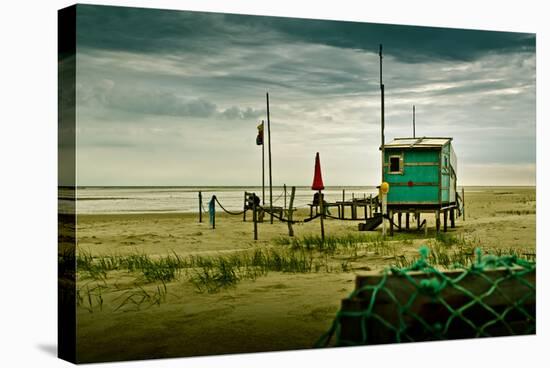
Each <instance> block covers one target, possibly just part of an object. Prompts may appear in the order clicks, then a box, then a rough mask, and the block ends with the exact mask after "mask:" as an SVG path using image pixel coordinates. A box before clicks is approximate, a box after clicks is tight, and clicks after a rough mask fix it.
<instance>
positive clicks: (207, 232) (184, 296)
mask: <svg viewBox="0 0 550 368" xmlns="http://www.w3.org/2000/svg"><path fill="white" fill-rule="evenodd" d="M535 198H536V192H535V188H533V187H521V188H520V187H510V188H504V187H472V188H467V189H466V211H465V212H466V220H465V221H463V220H462V218H460V219H457V221H456V228H454V229H449V231H448V233H446V234H447V235H446V238H443V240H441V239H439V240H436V239H435V233H434V219H433V216H428V217H427V218H428V226H429V233H428V236H427V237H426V236H425V235H424V232H423V231H417V230H416V229H415V225H414V223H413V224H412V226H411V230H410V231H407V232H405V231H403V232H396V234H395V236H394V237H393V238H387V239H386V240H384V241H382V240H381V239H380V235H381V231H380V229H377V231H374V232H361V233H360V232H358V230H357V224H358V221H338V220H332V219H327V220H326V221H325V232H326V234H327V236H333V237H342V236H346V235H348V234H352V235H353V236H364V237H368V239H369V240H368V241H366V242H365V243H364V244H363V243H360V244H356V245H354V247H353V248H350V249H339V248H337V249H336V250H335V251H333V252H330V253H326V252H321V251H315V250H313V251H311V252H310V253H307V254H311V255H310V256H308V257H311V258H310V259H309V260H310V266H311V269H309V270H308V271H307V272H278V271H272V270H268V271H265V270H264V271H262V272H260V273H258V274H254V275H253V276H251V275H250V274H245V273H244V272H245V271H243V269H244V268H246V267H247V266H242V267H241V268H240V269H239V270H238V272H240V273H238V275H237V277H236V280H233V282H229V283H228V284H227V285H225V286H223V287H219V288H216V290H206V289H205V288H203V289H201V288H200V282H199V281H198V280H199V278H198V277H199V276H198V275H200V274H201V272H203V271H204V269H205V268H204V263H205V262H206V260H210V261H212V260H214V261H215V260H217V259H219V258H220V257H222V258H223V257H225V259H230V257H231V256H235V258H234V259H237V257H249V256H250V257H252V256H251V255H252V254H254V252H257V251H260V252H270V251H273V252H275V253H273V254H283V255H285V256H289V257H291V254H293V253H291V252H292V250H291V247H290V245H289V244H288V227H287V224H285V223H282V222H279V221H277V220H275V221H274V223H273V224H270V223H269V217H267V216H266V219H265V220H264V222H263V223H261V224H259V230H258V231H259V240H258V241H254V240H253V224H252V222H251V221H250V220H251V216H248V217H247V220H248V221H246V222H243V219H242V216H231V215H228V214H223V213H221V211H218V212H217V215H216V228H215V229H212V228H211V225H210V224H209V223H208V218H207V216H203V222H202V223H199V222H198V214H197V213H195V214H191V213H187V214H181V213H170V214H165V213H156V214H117V215H100V214H98V215H78V218H77V262H78V263H77V267H78V272H77V291H78V300H79V302H78V307H77V337H78V340H77V354H78V360H79V361H80V362H92V361H108V360H127V359H147V358H156V357H176V356H195V355H207V354H208V355H210V354H224V353H244V352H256V351H274V350H286V349H304V348H310V347H312V346H313V345H314V343H315V342H316V340H317V339H318V338H319V337H320V336H321V335H322V334H323V333H324V332H325V331H326V330H327V329H328V328H329V327H330V325H331V322H332V320H333V318H334V316H335V313H336V312H337V310H338V308H339V306H340V301H341V299H342V298H344V297H346V296H347V295H348V294H349V293H350V292H351V291H352V290H353V287H354V279H355V276H356V275H357V274H361V273H364V272H366V271H378V270H382V269H383V268H384V267H387V266H389V265H395V264H397V265H399V264H402V263H403V262H404V260H411V259H414V258H415V257H416V255H417V253H418V248H419V247H420V246H421V245H428V246H430V247H440V248H442V247H443V248H444V250H445V251H446V252H455V253H456V252H469V253H471V252H472V249H473V248H475V247H481V248H482V249H483V250H485V251H487V252H501V253H504V254H506V253H509V252H512V251H513V252H516V253H517V254H525V255H530V256H533V255H534V253H535V240H536V239H535V233H536V232H535V218H536V204H535ZM307 216H308V213H306V212H305V210H302V211H300V212H298V213H297V214H295V218H298V219H300V218H305V217H307ZM294 232H295V238H296V239H304V238H307V237H308V236H310V237H313V236H317V235H318V234H319V222H318V221H311V222H309V223H305V224H297V225H295V226H294ZM365 239H367V238H365ZM445 239H447V240H448V239H451V241H447V242H446V241H445ZM277 252H279V253H277ZM261 254H264V253H261ZM265 254H268V253H265ZM269 254H271V253H269ZM300 254H302V255H303V254H304V252H303V250H302V251H301V253H300ZM134 256H145V257H146V258H148V259H151V260H157V261H158V260H162V259H163V258H165V257H170V259H176V258H177V259H179V260H181V261H180V263H185V264H186V265H187V266H186V267H181V268H180V269H177V270H176V273H175V274H174V275H172V274H170V275H168V276H169V277H168V276H166V277H164V276H162V275H161V276H158V275H157V276H151V274H148V273H146V272H145V271H142V269H141V268H139V267H137V266H136V267H133V266H132V267H133V268H132V267H130V266H125V267H124V268H120V266H116V264H119V265H120V264H122V263H120V262H119V263H116V262H115V261H113V260H114V259H124V260H125V261H124V262H125V263H124V264H125V265H129V264H130V263H129V260H130V259H131V260H134V258H139V257H134ZM246 259H248V258H246ZM184 260H185V261H184ZM102 262H103V263H102ZM109 262H111V263H109ZM132 262H133V261H132ZM400 262H401V263H400ZM100 264H101V265H102V266H101V267H100V266H99V265H100ZM113 264H115V266H113ZM132 264H133V263H132ZM109 265H110V266H109ZM92 266H93V267H92ZM102 267H103V268H102ZM117 267H119V268H120V269H118V268H117ZM201 267H202V268H201ZM243 267H244V268H243ZM94 270H95V271H94ZM140 270H141V271H140ZM96 271H97V272H96ZM246 272H250V269H248V268H246ZM254 272H256V271H254ZM243 275H245V276H243ZM237 279H238V280H237ZM193 280H194V281H193Z"/></svg>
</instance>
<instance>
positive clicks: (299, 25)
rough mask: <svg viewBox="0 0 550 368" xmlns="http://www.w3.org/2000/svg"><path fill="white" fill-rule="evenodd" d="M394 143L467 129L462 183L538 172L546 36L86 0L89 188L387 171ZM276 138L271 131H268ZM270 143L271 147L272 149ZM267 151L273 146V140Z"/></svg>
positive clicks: (82, 51)
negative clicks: (384, 157) (388, 146)
mask: <svg viewBox="0 0 550 368" xmlns="http://www.w3.org/2000/svg"><path fill="white" fill-rule="evenodd" d="M379 44H383V50H384V58H383V79H384V85H385V119H386V130H385V135H386V142H388V141H390V140H391V139H393V138H395V137H410V136H412V107H413V105H415V106H416V135H417V136H436V137H452V138H453V147H454V150H455V152H456V154H457V158H458V168H457V177H458V184H459V185H535V174H536V170H535V161H536V148H535V143H536V138H535V130H536V129H535V124H536V121H535V120H536V119H535V115H536V111H535V93H536V91H535V74H536V65H535V35H534V34H527V33H510V32H492V31H478V30H459V29H450V28H430V27H416V26H403V25H387V24H373V23H360V22H342V21H329V20H310V19H297V18H278V17H263V16H248V15H234V14H233V15H232V14H220V13H200V12H186V11H169V10H154V9H139V8H123V7H106V6H92V5H78V7H77V56H76V68H77V81H76V118H77V158H76V162H77V183H78V185H168V186H170V185H261V149H262V147H261V146H257V145H256V141H255V140H256V134H257V129H256V126H257V125H258V124H259V123H260V122H261V120H266V92H268V93H269V99H270V121H271V145H272V171H273V184H274V185H282V184H283V183H285V184H287V185H310V184H311V182H312V179H313V167H314V160H315V153H316V152H319V153H320V157H321V166H322V171H323V179H324V183H325V185H327V186H336V185H377V184H379V181H380V151H379V146H380V112H381V109H380V86H379V78H380V77H379V55H378V49H379ZM266 138H267V137H266ZM266 148H267V146H266ZM266 157H267V153H266Z"/></svg>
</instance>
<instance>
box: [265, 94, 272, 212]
mask: <svg viewBox="0 0 550 368" xmlns="http://www.w3.org/2000/svg"><path fill="white" fill-rule="evenodd" d="M265 99H266V103H267V155H268V161H269V212H270V215H271V223H273V178H272V176H271V124H270V121H269V93H268V92H266V93H265Z"/></svg>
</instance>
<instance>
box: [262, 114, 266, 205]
mask: <svg viewBox="0 0 550 368" xmlns="http://www.w3.org/2000/svg"><path fill="white" fill-rule="evenodd" d="M263 129H264V121H263V120H262V205H264V206H265V158H264V157H265V144H264V137H263V135H264V133H263Z"/></svg>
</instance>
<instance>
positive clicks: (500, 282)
mask: <svg viewBox="0 0 550 368" xmlns="http://www.w3.org/2000/svg"><path fill="white" fill-rule="evenodd" d="M520 270H522V269H521V268H519V267H517V268H512V269H505V268H500V269H494V270H486V271H485V272H483V273H472V272H471V273H469V274H468V275H466V276H465V277H461V276H462V275H463V272H464V271H463V270H456V271H447V272H444V273H443V274H444V275H445V276H446V277H449V278H451V279H454V280H455V281H456V282H455V285H454V286H453V285H447V287H445V288H443V289H442V290H441V292H440V294H439V295H434V294H431V293H430V292H429V289H426V291H424V292H418V289H417V286H418V285H420V283H421V281H422V280H429V282H430V283H433V280H434V278H437V279H438V280H440V281H441V278H440V277H439V276H435V275H433V274H429V275H428V274H425V273H423V272H411V273H409V276H410V277H411V278H412V280H413V283H411V282H410V281H409V280H407V279H405V277H404V276H401V275H389V276H387V279H386V282H385V284H384V289H385V290H388V291H391V295H390V293H388V292H386V291H383V290H381V291H379V292H378V293H376V295H375V300H374V304H373V309H372V311H371V312H372V313H371V316H376V317H377V318H367V319H365V320H363V319H362V318H361V316H359V315H357V316H348V315H346V312H362V311H365V310H367V309H368V308H369V305H370V303H371V298H372V297H373V292H372V290H364V291H361V292H359V293H358V294H357V295H356V296H355V297H353V298H348V299H344V300H342V310H341V312H342V314H341V315H342V319H341V335H340V338H341V340H342V342H343V343H344V344H346V343H347V344H358V343H368V344H384V343H392V342H396V340H397V339H396V333H395V331H394V330H392V329H389V328H388V327H386V326H385V325H384V324H383V323H381V322H380V321H379V320H378V318H381V319H383V320H384V321H386V322H387V323H389V324H390V325H391V326H394V327H396V328H397V327H398V326H400V325H401V324H402V325H403V326H404V327H405V329H404V330H403V333H402V334H401V336H400V338H401V341H402V342H405V341H432V340H438V339H462V338H473V337H483V336H509V335H525V334H534V333H535V332H536V323H535V322H536V321H535V305H536V295H535V294H536V292H535V289H536V271H535V270H533V271H532V272H529V273H526V274H524V275H522V276H521V279H518V278H516V277H515V276H514V274H513V273H514V272H518V271H520ZM382 277H383V276H382V275H380V274H377V275H376V274H374V273H370V274H367V275H361V276H357V278H356V282H355V283H356V290H360V289H361V288H364V287H365V286H375V285H379V284H380V282H381V281H382ZM495 285H497V290H492V288H493V287H494V286H495ZM529 285H531V286H532V287H531V286H529ZM463 290H466V291H467V292H468V293H471V294H472V295H473V296H474V297H477V298H479V300H481V301H482V303H483V305H482V304H480V303H474V304H473V305H472V306H470V307H468V308H467V309H464V310H463V311H462V312H461V313H460V314H456V315H452V314H451V312H450V311H449V310H448V308H447V307H446V306H444V305H443V304H442V303H441V302H440V300H444V301H445V303H446V304H447V305H448V306H449V307H450V308H451V309H453V310H455V311H456V310H458V309H459V308H461V307H463V306H464V305H466V304H468V303H471V302H472V300H473V299H472V297H471V296H470V295H468V293H465V292H464V291H463ZM414 294H417V295H416V297H414V298H413V296H414ZM436 296H438V297H439V298H440V299H439V298H436ZM393 297H395V300H394V299H393ZM396 301H397V303H396ZM519 301H521V304H522V308H523V310H524V311H526V312H527V314H525V313H523V312H521V311H519V310H517V309H514V308H513V306H514V304H516V303H518V302H519ZM405 304H407V308H406V313H402V310H401V309H400V307H402V306H404V305H405ZM485 306H488V307H489V308H490V309H488V308H486V307H485ZM491 310H492V311H494V312H496V313H497V315H498V316H495V314H494V313H493V312H491ZM498 317H502V320H503V321H504V323H503V322H502V321H500V320H498ZM419 319H421V320H422V321H424V322H425V323H421V322H420V321H419ZM465 320H467V321H469V322H467V321H465ZM492 321H494V322H495V323H490V322H492ZM362 323H364V324H365V326H364V327H365V329H364V330H363V328H362V326H361V325H362ZM447 323H449V324H448V325H447ZM438 327H439V328H438ZM445 328H447V329H446V331H445ZM510 329H511V330H510ZM363 331H364V332H366V335H363Z"/></svg>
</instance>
